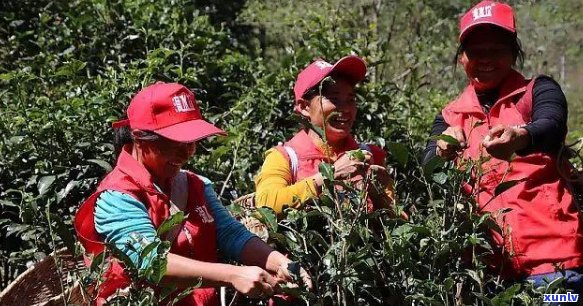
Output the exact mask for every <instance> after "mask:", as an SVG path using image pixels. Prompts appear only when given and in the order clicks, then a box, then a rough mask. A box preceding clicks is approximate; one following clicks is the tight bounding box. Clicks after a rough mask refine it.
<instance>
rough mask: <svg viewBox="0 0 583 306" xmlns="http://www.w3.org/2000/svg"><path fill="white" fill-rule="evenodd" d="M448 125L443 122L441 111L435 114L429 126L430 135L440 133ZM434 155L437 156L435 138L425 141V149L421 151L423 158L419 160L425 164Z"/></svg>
mask: <svg viewBox="0 0 583 306" xmlns="http://www.w3.org/2000/svg"><path fill="white" fill-rule="evenodd" d="M448 127H449V125H448V124H447V123H446V122H445V119H443V116H442V115H441V113H439V114H437V116H435V119H434V120H433V126H432V127H431V136H435V135H441V134H442V133H443V132H445V130H447V128H448ZM435 156H437V140H430V141H428V142H427V145H426V146H425V150H424V151H423V159H422V160H421V161H422V164H423V165H425V164H427V163H428V162H429V161H430V160H431V159H432V158H434V157H435Z"/></svg>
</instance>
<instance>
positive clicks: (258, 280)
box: [228, 266, 278, 298]
mask: <svg viewBox="0 0 583 306" xmlns="http://www.w3.org/2000/svg"><path fill="white" fill-rule="evenodd" d="M228 282H229V283H230V284H231V285H233V287H234V288H235V289H236V290H237V291H239V292H241V293H243V294H245V295H246V296H248V297H251V298H265V297H268V296H271V295H273V291H274V287H276V286H277V283H278V280H277V279H276V278H275V277H273V276H272V275H271V274H269V272H267V271H265V270H263V269H261V268H259V267H255V266H233V269H232V272H231V275H230V276H229V280H228Z"/></svg>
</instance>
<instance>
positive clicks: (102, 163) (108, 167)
mask: <svg viewBox="0 0 583 306" xmlns="http://www.w3.org/2000/svg"><path fill="white" fill-rule="evenodd" d="M87 161H88V162H90V163H94V164H96V165H98V166H100V167H101V168H103V169H105V171H107V172H110V171H111V169H112V167H111V165H110V164H109V163H108V162H106V161H104V160H101V159H88V160H87Z"/></svg>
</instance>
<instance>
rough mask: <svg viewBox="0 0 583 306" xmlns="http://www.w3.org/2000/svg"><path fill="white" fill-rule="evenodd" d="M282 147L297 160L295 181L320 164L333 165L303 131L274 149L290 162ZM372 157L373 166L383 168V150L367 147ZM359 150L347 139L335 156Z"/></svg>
mask: <svg viewBox="0 0 583 306" xmlns="http://www.w3.org/2000/svg"><path fill="white" fill-rule="evenodd" d="M284 146H288V147H290V148H292V149H293V150H294V151H295V153H296V155H297V159H298V169H297V174H296V177H295V181H300V180H302V179H304V178H306V177H309V176H312V175H314V174H316V173H318V171H319V168H318V167H319V166H320V163H322V162H324V161H325V162H328V163H333V162H334V161H333V160H330V158H328V157H327V156H326V155H325V154H324V153H322V151H320V149H319V148H318V147H317V146H316V144H315V143H314V141H313V140H312V138H311V137H310V136H309V135H308V133H307V132H306V131H305V130H301V131H300V132H298V133H297V134H296V135H295V136H294V137H293V138H292V139H290V140H288V141H287V142H286V143H285V144H284V145H283V146H277V147H275V148H276V149H277V150H278V151H279V152H280V153H281V154H282V155H283V156H284V157H285V158H286V159H287V160H288V162H289V161H290V157H289V155H288V153H287V151H286V150H285V149H284ZM367 147H368V148H369V149H370V152H371V153H372V156H373V164H375V165H381V166H384V164H385V152H384V151H383V149H381V148H379V147H377V146H375V145H367ZM356 149H360V146H359V144H358V143H357V142H356V140H354V138H352V137H348V138H347V139H346V141H345V143H344V148H342V150H340V152H336V153H337V154H340V153H344V152H347V151H350V150H356ZM368 206H369V207H368V209H369V211H370V210H372V203H371V202H370V201H369V205H368Z"/></svg>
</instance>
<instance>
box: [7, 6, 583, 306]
mask: <svg viewBox="0 0 583 306" xmlns="http://www.w3.org/2000/svg"><path fill="white" fill-rule="evenodd" d="M473 3H475V1H469V0H450V1H429V0H415V1H412V0H398V1H390V2H389V1H381V0H328V1H322V2H320V1H303V0H302V1H300V0H295V1H267V0H248V1H219V0H125V1H124V0H72V1H64V0H52V1H51V0H4V1H2V2H1V3H0V112H1V116H0V133H1V134H2V137H0V288H4V287H5V286H6V285H7V284H8V283H9V282H10V281H11V280H12V279H14V278H15V277H16V275H18V274H19V273H21V272H22V271H24V270H25V269H26V267H27V266H30V265H32V264H33V263H34V262H35V261H38V260H39V259H41V258H43V257H44V256H46V254H48V253H50V252H51V251H52V250H54V249H56V248H58V247H60V246H62V245H72V243H74V238H73V237H72V235H71V234H72V232H71V218H72V216H73V214H74V212H75V210H76V208H77V207H78V205H79V203H80V202H81V201H82V200H83V199H84V198H85V197H86V196H88V195H89V194H90V192H91V190H92V189H93V188H94V187H95V185H96V183H97V181H98V180H99V179H100V178H101V177H102V176H103V175H104V174H105V173H106V171H107V170H109V169H110V168H111V165H112V164H113V163H114V156H113V155H114V154H113V152H112V151H113V147H112V140H113V135H112V132H111V129H110V124H111V122H113V121H115V120H117V119H118V118H121V117H122V116H123V110H124V109H125V107H126V106H127V104H128V102H129V100H130V98H131V96H132V94H133V93H135V92H137V91H138V90H139V89H140V88H142V87H143V86H146V85H147V84H150V83H152V82H154V81H156V80H163V81H176V82H180V83H183V84H185V85H187V86H189V87H190V88H192V89H193V90H194V91H195V93H196V95H197V99H198V100H199V101H200V103H201V108H202V109H203V112H204V114H205V116H206V118H207V119H208V120H210V121H212V122H214V123H216V124H217V125H219V126H221V127H223V128H225V129H226V130H227V131H228V132H229V136H228V137H224V138H216V139H212V140H210V141H205V142H203V143H201V144H200V145H199V150H198V151H197V155H196V156H195V158H194V159H193V160H192V161H191V163H190V165H189V166H190V167H191V168H192V169H195V170H196V171H197V172H199V173H201V174H203V175H206V176H208V177H210V178H211V179H213V180H214V181H215V182H216V187H217V190H218V191H219V192H220V194H221V196H222V197H223V198H224V200H225V202H228V201H229V200H231V199H233V198H235V197H237V196H239V195H242V194H245V193H248V192H251V191H252V190H253V181H252V179H253V176H254V174H255V173H257V171H258V169H259V167H260V165H261V161H262V154H263V152H265V151H266V150H267V149H268V148H270V147H271V146H273V145H275V144H277V142H279V141H283V140H284V139H286V138H288V137H289V136H291V135H292V134H293V133H294V131H295V130H296V128H297V124H296V123H295V122H294V121H293V120H291V119H290V118H289V116H290V114H291V113H292V100H293V99H292V90H291V89H292V87H293V81H294V79H295V76H296V75H297V72H298V71H299V70H300V69H302V68H303V67H304V66H305V65H306V64H307V63H309V62H310V61H311V60H313V59H314V58H317V57H322V58H325V59H328V60H331V61H332V60H335V59H338V58H340V57H341V56H344V55H347V54H349V53H356V54H358V55H360V56H363V57H364V58H365V59H366V60H367V62H368V63H369V75H368V78H367V81H366V82H365V83H364V84H363V85H362V86H361V87H360V89H359V93H360V94H359V100H360V101H359V111H360V112H359V118H358V121H359V123H358V125H357V126H356V127H355V131H356V132H355V133H356V134H357V135H359V137H361V139H362V140H367V141H373V142H376V143H378V144H380V145H382V146H384V147H386V148H387V149H389V151H391V152H392V153H393V155H392V157H391V159H390V161H389V162H390V163H391V164H392V165H393V166H394V167H395V170H396V173H397V179H398V180H397V192H398V194H399V198H400V199H401V200H400V203H399V206H400V207H402V208H405V209H408V210H411V208H412V207H415V209H416V210H415V211H413V213H412V223H411V224H413V225H414V227H415V228H417V227H419V228H424V229H426V230H423V232H424V233H425V232H426V234H424V235H423V237H417V238H416V236H414V235H411V236H407V238H408V239H409V240H410V245H408V246H407V248H409V250H418V251H420V250H421V249H422V246H421V245H419V244H418V243H419V242H420V241H421V240H422V239H423V238H434V239H437V240H439V239H442V238H443V235H440V232H442V231H443V230H446V228H444V226H445V223H443V222H442V221H444V220H445V219H443V220H442V219H440V218H442V217H440V212H441V211H447V210H448V209H449V206H448V205H451V204H452V201H454V200H455V197H454V196H453V195H452V194H448V193H447V190H453V189H452V188H455V182H451V184H449V183H448V182H447V180H445V178H444V176H443V175H437V176H435V175H434V176H429V177H425V175H424V174H423V173H422V171H421V169H420V167H419V165H418V163H417V160H418V155H419V153H420V151H421V150H422V148H423V147H424V144H425V141H426V139H427V135H428V131H429V127H430V125H431V122H432V120H433V117H434V116H435V114H436V113H437V112H438V111H439V109H440V108H441V107H442V106H443V105H444V104H445V103H447V101H449V100H450V99H452V98H453V97H455V95H456V93H457V92H459V90H460V89H461V88H462V86H463V85H464V83H465V77H464V75H463V71H462V69H461V67H459V66H457V67H456V65H455V64H454V59H453V56H454V52H455V49H456V47H457V45H456V42H457V39H456V38H457V20H458V18H459V17H460V16H461V14H462V13H463V12H464V11H465V10H466V9H467V8H469V7H470V6H471V5H472V4H473ZM510 3H511V4H512V5H514V6H515V8H516V12H517V18H518V29H519V37H520V38H521V40H522V44H523V47H524V50H525V51H526V54H527V57H526V61H525V63H524V67H523V68H522V69H521V70H522V71H523V72H525V74H526V75H532V74H535V73H539V72H542V73H546V74H551V75H553V76H554V77H555V78H556V79H557V80H558V81H559V83H560V84H561V85H562V86H563V89H564V91H565V93H566V95H567V98H568V101H569V107H570V115H569V128H570V136H569V139H570V140H571V141H574V140H576V139H577V138H579V137H583V129H582V128H581V127H582V123H581V119H582V118H583V98H582V97H583V89H582V87H581V86H579V85H580V84H581V83H582V82H583V64H582V63H583V61H581V59H583V50H582V46H583V34H582V33H583V31H582V30H583V29H582V27H583V22H581V20H582V17H583V16H582V15H583V7H582V6H583V4H582V3H581V2H580V1H577V0H562V1H538V0H529V1H510ZM395 142H398V143H401V144H404V146H405V148H406V150H405V154H403V153H398V152H394V151H395V149H394V145H391V144H392V143H395ZM448 184H449V185H448ZM448 188H449V189H448ZM49 225H50V226H49ZM396 226H397V227H399V226H400V225H396ZM47 229H50V230H47ZM402 230H403V229H402ZM390 235H391V234H389V236H390ZM459 235H460V236H459V237H454V238H455V239H458V238H459V239H465V236H464V235H465V234H463V233H460V234H459ZM404 242H407V241H404ZM436 251H438V250H436ZM403 254H406V252H405V253H403ZM431 254H432V253H431V252H428V253H427V254H425V255H423V256H432V255H431ZM448 254H449V255H452V254H454V253H448ZM423 256H420V257H419V260H420V262H423V260H425V259H426V258H430V257H423ZM389 260H390V259H389ZM388 263H389V264H390V263H391V262H390V261H389V262H388ZM393 263H394V264H396V263H395V262H393ZM452 263H453V262H452ZM435 267H436V268H437V266H435ZM447 269H450V270H447ZM447 269H446V270H445V271H444V273H445V274H447V273H452V274H455V273H457V272H460V271H461V268H460V267H456V266H455V265H452V266H448V268H447ZM456 269H458V270H459V271H458V270H456ZM413 272H414V271H413ZM413 272H412V273H413ZM389 277H394V278H395V282H396V283H399V282H400V281H401V280H403V282H402V283H399V284H400V285H398V286H397V285H396V286H397V287H396V288H405V289H407V290H409V291H406V290H405V291H404V292H407V293H404V294H405V295H407V294H408V299H409V300H408V301H410V300H411V299H413V300H416V299H417V300H421V301H422V300H423V299H422V298H421V297H422V296H448V294H449V295H455V292H453V291H452V290H453V289H451V288H445V287H443V286H442V287H440V289H435V288H433V289H427V288H426V287H424V286H413V285H411V284H409V283H408V280H409V276H407V275H401V276H395V275H392V276H389ZM427 277H428V276H427V275H426V274H424V273H421V274H419V275H416V276H413V278H414V279H426V278H427ZM444 277H446V275H441V276H436V278H435V279H432V280H431V282H432V283H433V284H439V283H440V282H443V281H444ZM480 277H481V276H480ZM414 291H416V292H414ZM416 295H419V296H420V297H418V298H414V296H416ZM402 298H403V299H405V297H403V296H402ZM447 301H448V300H447V299H445V302H444V299H441V303H445V304H447V303H448V302H447Z"/></svg>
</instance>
